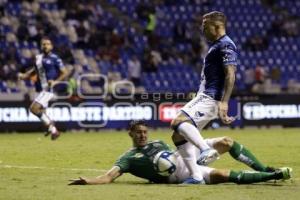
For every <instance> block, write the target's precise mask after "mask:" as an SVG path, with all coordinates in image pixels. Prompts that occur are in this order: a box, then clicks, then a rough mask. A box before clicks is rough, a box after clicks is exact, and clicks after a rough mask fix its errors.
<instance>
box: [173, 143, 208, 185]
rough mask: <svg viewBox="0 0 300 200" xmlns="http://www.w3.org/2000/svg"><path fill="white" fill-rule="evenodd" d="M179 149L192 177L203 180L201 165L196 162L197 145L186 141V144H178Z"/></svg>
mask: <svg viewBox="0 0 300 200" xmlns="http://www.w3.org/2000/svg"><path fill="white" fill-rule="evenodd" d="M177 149H178V152H179V153H180V155H181V157H182V159H183V161H184V163H185V165H186V167H187V168H188V170H189V172H190V174H191V177H193V178H194V179H196V180H198V181H201V180H203V176H202V173H201V172H200V171H199V166H198V165H197V163H196V152H197V149H196V147H195V145H193V144H192V143H190V142H186V143H185V144H182V145H179V146H177Z"/></svg>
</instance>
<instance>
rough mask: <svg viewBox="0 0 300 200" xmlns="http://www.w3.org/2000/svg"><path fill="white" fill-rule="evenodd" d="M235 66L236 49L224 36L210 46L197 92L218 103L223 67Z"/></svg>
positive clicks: (222, 85) (220, 93)
mask: <svg viewBox="0 0 300 200" xmlns="http://www.w3.org/2000/svg"><path fill="white" fill-rule="evenodd" d="M228 65H235V66H236V65H237V48H236V46H235V44H234V42H233V41H232V40H231V39H230V38H229V37H228V36H227V35H224V36H222V37H221V38H219V39H218V40H217V41H215V42H213V43H212V44H211V45H210V48H209V50H208V53H207V55H206V57H205V59H204V66H203V68H202V73H201V84H200V88H199V92H202V93H204V94H206V95H208V96H210V97H212V98H213V99H215V100H217V101H219V100H221V98H222V95H223V90H224V81H225V72H224V67H226V66H228Z"/></svg>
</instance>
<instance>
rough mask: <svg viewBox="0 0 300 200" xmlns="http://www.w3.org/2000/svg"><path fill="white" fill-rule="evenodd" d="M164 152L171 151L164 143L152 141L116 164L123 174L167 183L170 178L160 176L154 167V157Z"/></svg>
mask: <svg viewBox="0 0 300 200" xmlns="http://www.w3.org/2000/svg"><path fill="white" fill-rule="evenodd" d="M163 150H167V151H171V149H170V147H169V146H168V145H167V144H166V143H164V142H163V141H158V140H157V141H152V142H148V144H147V145H146V146H144V147H134V148H131V149H130V150H128V151H127V152H126V153H124V154H123V155H122V156H121V157H120V158H119V159H118V160H117V161H116V163H115V166H118V167H120V170H121V173H130V174H132V175H134V176H137V177H140V178H144V179H147V180H149V181H151V182H154V183H167V181H168V177H165V176H161V175H159V174H158V173H157V172H156V171H155V169H154V165H153V158H154V156H155V155H156V154H157V153H158V152H160V151H163Z"/></svg>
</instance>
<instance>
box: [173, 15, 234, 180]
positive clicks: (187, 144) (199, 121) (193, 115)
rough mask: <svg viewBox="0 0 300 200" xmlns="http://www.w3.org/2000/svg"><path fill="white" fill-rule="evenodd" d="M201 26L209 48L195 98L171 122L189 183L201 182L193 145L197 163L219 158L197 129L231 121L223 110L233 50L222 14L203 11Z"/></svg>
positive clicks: (228, 91)
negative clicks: (210, 123) (198, 153)
mask: <svg viewBox="0 0 300 200" xmlns="http://www.w3.org/2000/svg"><path fill="white" fill-rule="evenodd" d="M202 29H203V33H204V36H205V37H206V39H207V40H208V41H209V42H210V48H209V50H208V53H207V55H206V57H205V59H204V66H203V68H202V73H201V84H200V88H199V91H198V93H197V95H196V97H195V98H194V99H192V100H191V101H190V102H188V103H187V104H186V105H185V106H184V107H183V108H182V109H181V112H179V114H178V115H177V117H176V118H175V119H173V121H172V122H171V127H172V129H173V130H174V134H173V136H172V138H173V141H174V143H175V145H176V146H177V147H178V151H179V152H180V154H181V156H182V157H183V160H184V161H185V163H186V165H187V167H188V169H189V170H190V173H191V177H190V178H188V179H187V180H186V183H190V184H197V183H201V180H202V177H201V174H199V173H198V170H197V168H198V166H197V164H196V156H195V153H194V151H193V149H194V146H196V147H197V148H198V149H199V150H200V151H201V156H200V158H199V159H198V160H197V162H198V164H202V165H207V164H209V163H210V162H213V161H214V160H216V159H218V157H219V155H218V152H217V151H216V150H214V149H212V148H210V147H209V146H208V145H207V144H206V143H205V142H204V139H203V137H202V136H201V134H200V131H201V130H202V129H203V127H204V126H205V125H206V124H207V123H208V122H209V121H210V120H212V119H215V118H217V117H218V116H219V117H220V119H221V120H222V122H223V123H225V124H230V123H231V122H233V121H234V118H233V117H229V116H228V115H227V111H228V101H229V99H230V96H231V93H232V89H233V86H234V82H235V70H236V66H237V49H236V46H235V44H234V43H233V41H232V40H231V39H230V38H229V37H228V36H227V35H226V16H225V15H224V14H223V13H221V12H218V11H213V12H210V13H207V14H205V15H204V16H203V20H202Z"/></svg>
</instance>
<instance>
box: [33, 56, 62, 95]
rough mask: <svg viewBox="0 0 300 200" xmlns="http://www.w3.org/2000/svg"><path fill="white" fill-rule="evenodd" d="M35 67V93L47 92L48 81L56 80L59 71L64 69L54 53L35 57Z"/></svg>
mask: <svg viewBox="0 0 300 200" xmlns="http://www.w3.org/2000/svg"><path fill="white" fill-rule="evenodd" d="M35 66H36V71H37V75H38V82H37V85H36V86H37V91H42V90H44V91H49V88H48V81H49V80H56V79H57V78H58V77H59V75H60V70H61V69H63V68H64V64H63V62H62V60H61V59H60V58H59V57H58V55H56V54H54V53H49V54H48V55H44V54H39V55H37V56H36V58H35Z"/></svg>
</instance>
